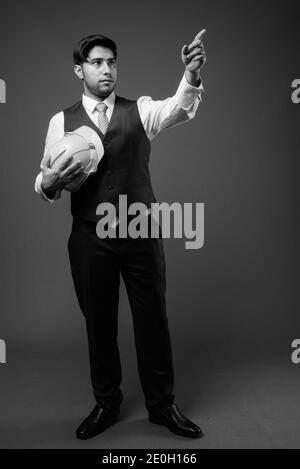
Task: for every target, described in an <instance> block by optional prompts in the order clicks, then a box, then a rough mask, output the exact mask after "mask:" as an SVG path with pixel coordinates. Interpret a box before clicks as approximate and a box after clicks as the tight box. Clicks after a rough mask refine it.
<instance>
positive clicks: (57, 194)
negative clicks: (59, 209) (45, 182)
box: [34, 172, 61, 204]
mask: <svg viewBox="0 0 300 469" xmlns="http://www.w3.org/2000/svg"><path fill="white" fill-rule="evenodd" d="M42 178H43V173H42V172H40V173H39V174H38V175H37V177H36V180H35V185H34V189H35V192H37V193H38V194H39V195H40V196H41V198H42V199H44V200H47V201H48V202H51V203H52V204H53V203H54V202H55V200H57V199H59V198H60V196H61V191H60V190H57V191H56V192H55V195H54V197H53V199H50V198H49V197H47V196H46V194H45V193H44V191H43V189H42V187H41V183H42Z"/></svg>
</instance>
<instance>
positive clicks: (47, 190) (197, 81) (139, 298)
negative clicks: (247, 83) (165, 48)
mask: <svg viewBox="0 0 300 469" xmlns="http://www.w3.org/2000/svg"><path fill="white" fill-rule="evenodd" d="M204 34H205V29H204V30H201V31H200V32H199V33H198V34H197V35H196V36H195V38H194V39H193V40H192V42H191V43H190V44H189V45H184V46H183V47H182V49H181V60H182V62H183V64H184V72H183V76H182V79H181V81H180V84H179V86H178V89H177V91H176V93H175V94H174V95H173V96H171V97H169V98H166V99H164V100H153V99H152V98H151V97H150V96H141V97H139V98H138V99H137V100H129V99H125V98H123V97H121V96H118V95H116V94H115V92H114V88H115V86H116V81H117V62H116V60H117V47H116V44H115V42H114V41H113V40H111V39H109V38H107V37H105V36H101V35H92V36H88V37H85V38H83V39H81V40H80V41H79V42H78V43H77V44H76V46H75V49H74V52H73V58H74V71H75V74H76V75H77V77H78V78H79V79H80V80H82V82H83V94H82V99H80V101H78V102H76V103H75V104H74V105H72V106H71V107H68V108H67V109H64V110H63V111H61V112H59V113H57V114H55V115H54V116H53V117H52V119H51V120H50V123H49V128H48V133H47V137H46V144H45V151H44V157H43V159H42V162H41V165H40V167H41V171H40V173H39V174H38V175H37V177H36V181H35V190H36V192H38V193H39V194H40V196H41V197H42V199H44V200H45V201H48V202H51V203H53V202H54V201H56V200H58V199H59V198H60V197H61V192H62V190H64V188H65V187H66V186H67V185H68V184H70V183H71V182H72V183H73V184H72V191H70V192H71V213H72V215H73V222H72V230H71V234H70V237H69V240H68V251H69V258H70V267H71V272H72V278H73V281H74V287H75V291H76V295H77V298H78V302H79V305H80V309H81V311H82V314H83V316H84V320H85V324H86V330H87V337H88V348H89V360H90V374H91V382H92V389H93V394H94V396H95V399H96V405H95V407H94V408H93V410H92V411H91V413H90V414H89V415H88V416H87V417H86V418H85V419H84V420H83V422H82V423H81V424H80V426H79V428H78V429H77V431H76V436H77V438H80V439H87V438H91V437H93V436H95V435H97V434H99V433H101V432H103V431H104V430H105V429H107V428H108V427H109V426H110V425H112V424H113V423H114V422H116V420H117V419H118V415H119V413H120V405H121V403H122V401H123V394H122V391H121V388H120V385H121V381H122V372H121V363H120V355H119V349H118V343H117V333H118V303H119V284H120V275H122V278H123V280H124V284H125V287H126V291H127V295H128V299H129V303H130V308H131V313H132V318H133V326H134V338H135V346H136V353H137V364H138V372H139V377H140V382H141V386H142V389H143V393H144V396H145V406H146V409H147V411H148V417H149V420H150V421H151V422H154V423H157V424H160V425H163V426H165V427H166V428H168V429H169V430H170V431H172V432H173V433H176V434H179V435H183V436H186V437H191V438H195V437H199V436H202V435H203V433H202V430H201V429H200V427H199V426H198V425H196V424H195V423H193V422H192V421H191V420H189V419H188V418H187V417H185V416H184V415H183V413H182V412H181V410H180V409H179V407H178V405H177V403H176V402H175V395H174V373H173V362H172V347H171V341H170V335H169V329H168V319H167V315H166V299H165V290H166V272H165V254H164V248H163V240H162V236H161V234H160V235H159V236H158V237H151V236H149V237H147V238H143V237H139V238H132V237H127V238H121V237H118V236H117V237H116V238H112V237H106V238H100V237H99V236H97V232H96V225H97V222H98V221H99V216H98V215H97V213H96V209H97V206H98V205H99V204H100V203H102V202H111V203H113V204H115V205H117V203H118V199H119V195H120V194H126V195H127V200H128V204H129V203H132V202H143V203H144V204H145V205H146V206H147V207H150V206H151V203H152V202H156V198H155V196H154V193H153V190H152V185H151V180H150V174H149V168H148V162H149V154H150V145H151V143H150V142H151V140H152V139H153V138H154V137H156V136H157V135H158V134H159V132H161V131H162V130H164V129H167V128H170V127H174V126H176V125H179V124H182V123H184V122H187V121H189V120H190V119H192V118H193V117H194V116H195V113H196V110H197V107H198V105H199V102H200V101H201V93H202V91H203V85H202V78H201V75H200V71H201V68H202V66H203V65H204V63H205V61H206V54H205V50H204V46H203V35H204ZM168 79H170V77H169V78H168ZM82 125H85V126H89V127H91V128H92V129H94V130H95V131H96V132H97V133H98V135H99V136H100V138H101V140H102V143H103V147H104V155H103V157H102V159H101V161H100V163H99V164H98V168H97V171H96V172H95V173H94V174H92V175H90V176H89V177H86V175H85V174H84V173H83V168H82V167H81V165H80V163H74V162H72V159H66V160H64V161H63V162H62V163H61V166H60V167H59V168H58V169H56V170H55V171H54V170H53V169H51V167H50V161H49V158H48V157H47V155H46V153H47V150H48V149H49V147H50V146H51V145H52V144H53V143H55V142H56V141H57V140H59V139H60V138H62V137H63V135H64V132H70V131H72V130H75V129H77V128H78V127H80V126H82ZM175 138H176V137H175ZM178 138H180V134H179V133H178Z"/></svg>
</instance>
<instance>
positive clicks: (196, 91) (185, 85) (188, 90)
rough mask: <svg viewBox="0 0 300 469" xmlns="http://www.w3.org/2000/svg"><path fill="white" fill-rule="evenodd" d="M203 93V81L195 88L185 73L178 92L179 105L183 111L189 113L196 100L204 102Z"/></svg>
mask: <svg viewBox="0 0 300 469" xmlns="http://www.w3.org/2000/svg"><path fill="white" fill-rule="evenodd" d="M202 92H204V87H203V83H202V79H201V82H200V85H199V86H193V85H191V84H190V83H189V82H188V81H187V79H186V76H185V73H184V74H183V77H182V79H181V82H180V84H179V87H178V89H177V92H176V98H177V103H178V105H179V106H180V107H181V108H182V109H184V110H186V111H187V110H189V109H190V108H191V106H192V105H193V104H194V103H195V101H196V99H198V100H200V101H201V102H202V99H201V93H202Z"/></svg>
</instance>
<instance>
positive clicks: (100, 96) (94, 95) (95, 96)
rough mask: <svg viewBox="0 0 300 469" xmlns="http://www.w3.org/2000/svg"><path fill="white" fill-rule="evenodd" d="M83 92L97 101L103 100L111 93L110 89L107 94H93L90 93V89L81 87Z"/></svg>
mask: <svg viewBox="0 0 300 469" xmlns="http://www.w3.org/2000/svg"><path fill="white" fill-rule="evenodd" d="M83 92H84V94H85V95H86V96H88V97H89V98H93V99H96V100H97V101H104V100H105V99H106V98H107V97H108V96H109V95H110V94H111V93H112V91H111V92H110V93H108V94H106V95H104V96H102V95H98V94H94V93H92V92H91V91H89V90H88V89H86V88H84V89H83Z"/></svg>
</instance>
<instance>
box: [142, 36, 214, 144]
mask: <svg viewBox="0 0 300 469" xmlns="http://www.w3.org/2000/svg"><path fill="white" fill-rule="evenodd" d="M205 32H206V30H205V29H203V30H201V31H200V32H199V33H198V34H197V35H196V36H195V38H194V39H193V41H192V42H191V43H190V44H189V45H186V44H185V45H184V46H183V47H182V49H181V60H182V62H183V64H184V66H185V70H184V74H183V77H182V79H181V82H180V84H179V86H178V88H177V91H176V93H175V94H174V95H173V96H171V97H169V98H166V99H163V100H154V99H152V97H151V96H141V97H140V98H139V99H138V100H137V105H138V108H139V113H140V116H141V120H142V123H143V126H144V128H145V131H146V134H147V136H148V138H149V139H150V140H152V139H153V138H154V137H155V136H156V135H157V134H158V133H159V132H161V131H162V130H163V129H166V128H170V127H175V126H177V125H179V124H182V123H184V122H186V121H188V120H190V119H192V118H193V117H195V113H196V110H197V108H198V105H199V102H200V101H201V93H202V92H203V91H204V88H203V83H202V78H201V74H200V72H201V68H202V67H203V65H204V63H205V61H206V54H205V51H204V46H203V43H202V38H203V35H204V34H205Z"/></svg>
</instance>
